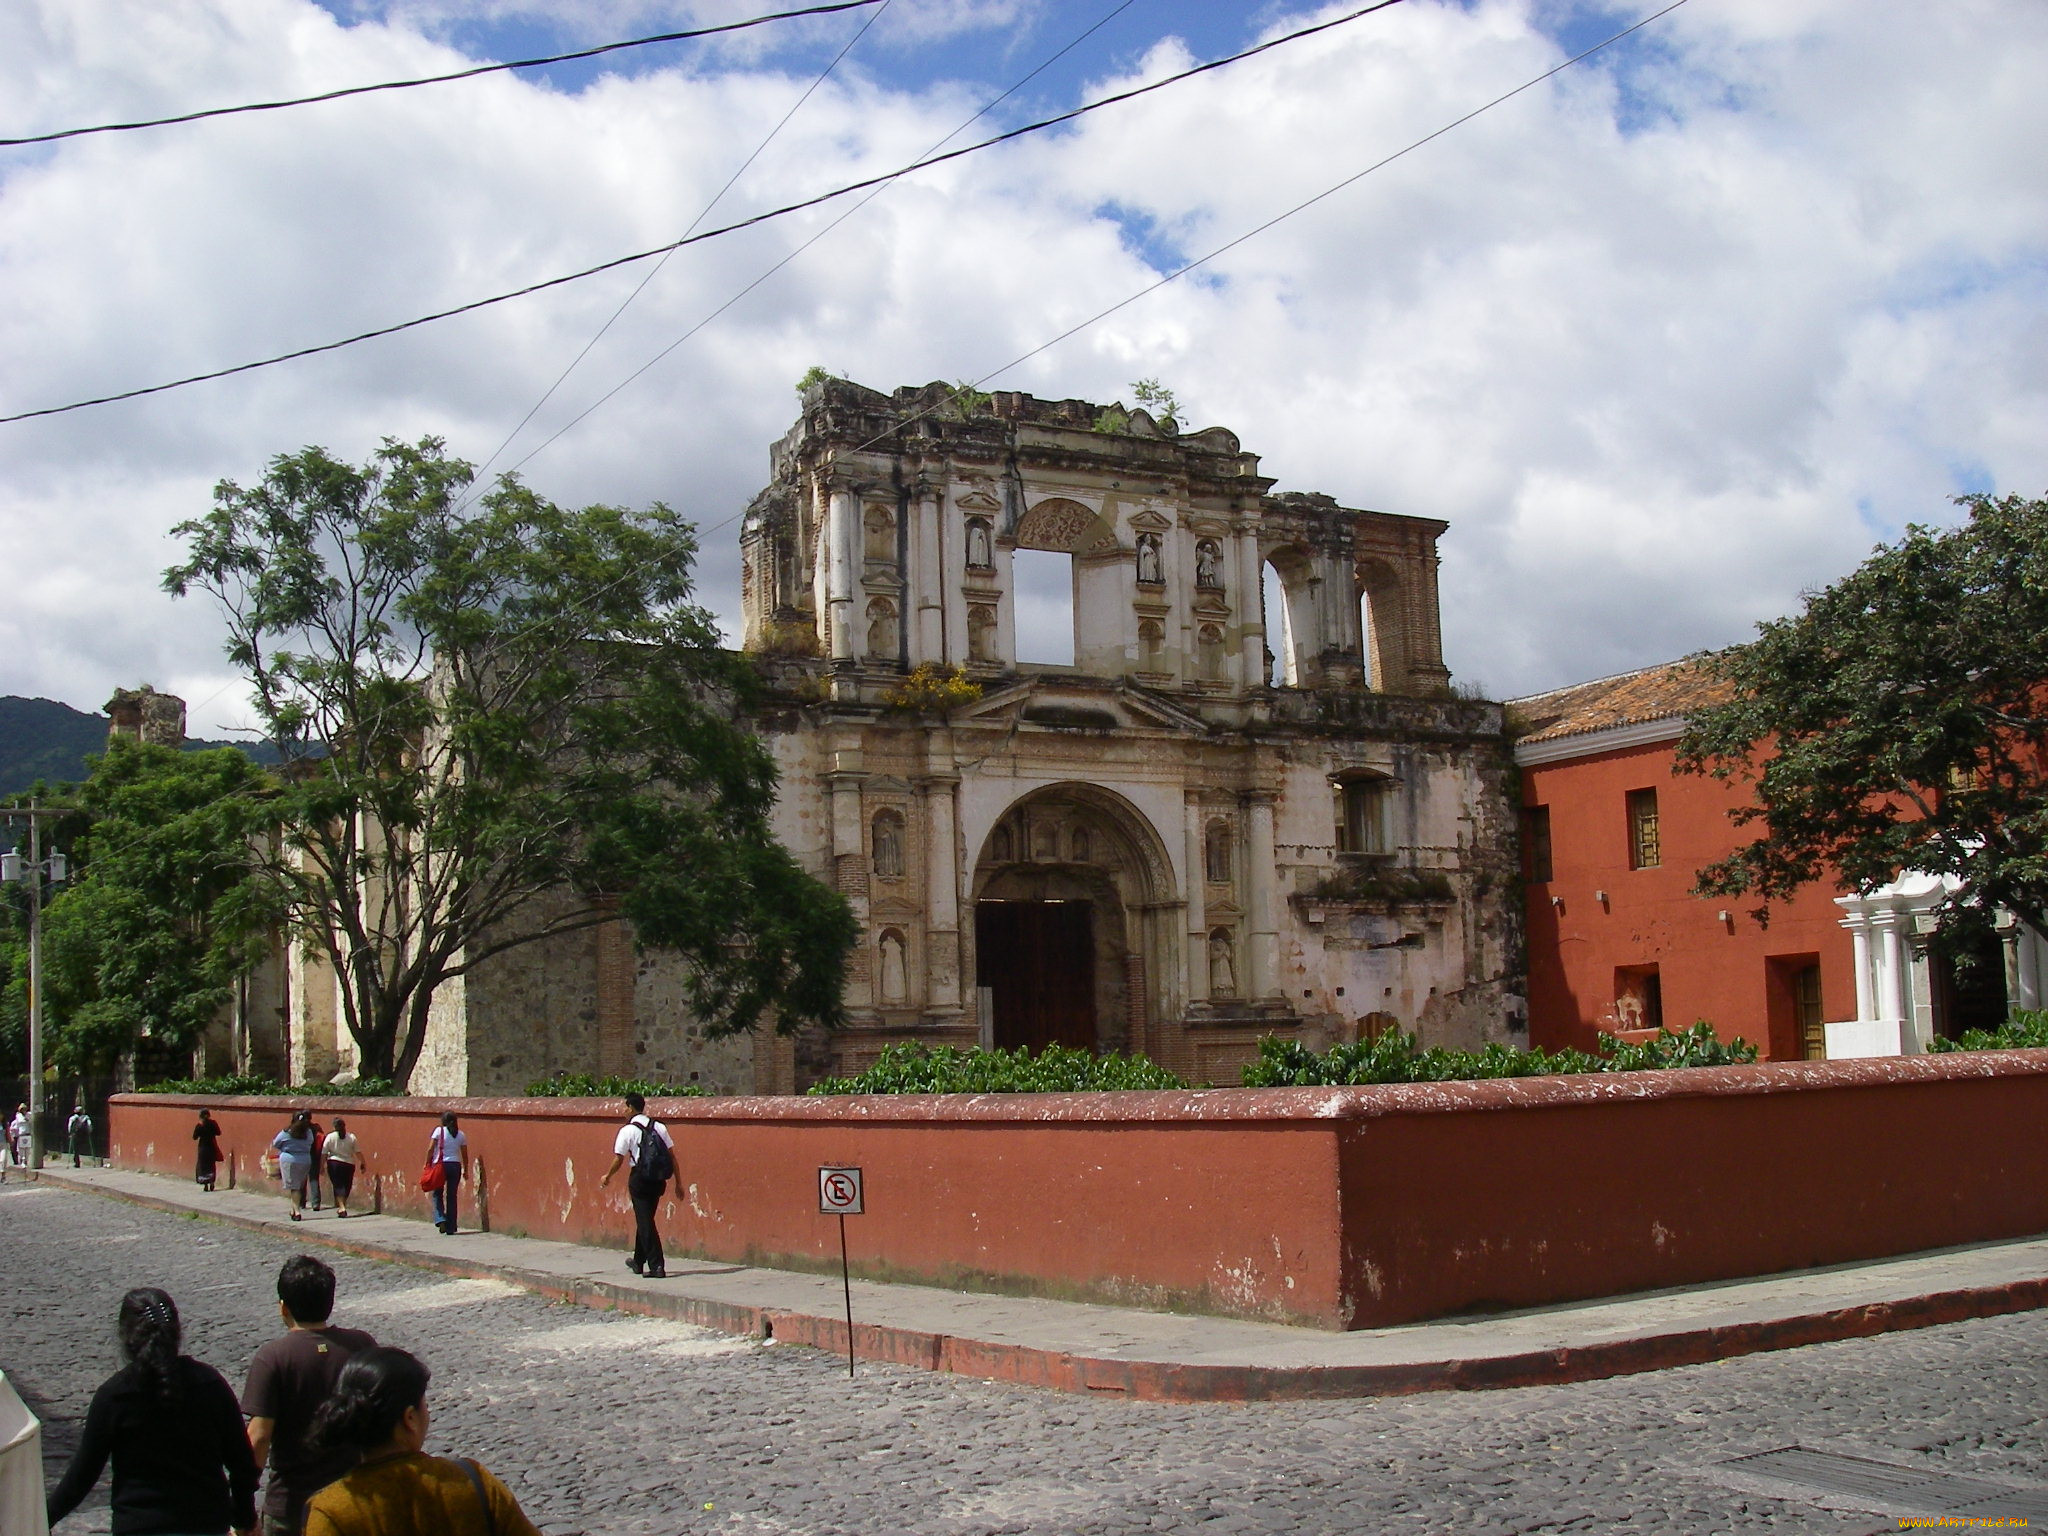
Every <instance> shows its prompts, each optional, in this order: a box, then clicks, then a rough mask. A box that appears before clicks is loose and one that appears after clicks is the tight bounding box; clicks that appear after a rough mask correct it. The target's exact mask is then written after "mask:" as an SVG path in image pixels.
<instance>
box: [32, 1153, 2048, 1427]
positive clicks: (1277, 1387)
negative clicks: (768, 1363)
mask: <svg viewBox="0 0 2048 1536" xmlns="http://www.w3.org/2000/svg"><path fill="white" fill-rule="evenodd" d="M34 1177H40V1178H41V1179H44V1180H46V1181H48V1182H49V1183H52V1184H55V1185H57V1186H58V1187H60V1188H63V1189H68V1190H72V1191H75V1192H77V1193H80V1194H90V1195H98V1196H100V1197H101V1198H102V1199H108V1200H118V1201H122V1202H124V1203H126V1204H129V1205H136V1206H142V1207H145V1208H147V1209H150V1210H158V1211H166V1212H169V1213H171V1214H173V1215H180V1216H182V1215H193V1216H197V1217H199V1218H200V1219H202V1220H206V1221H217V1222H221V1223H224V1224H225V1225H228V1226H233V1227H241V1228H243V1229H244V1230H247V1231H252V1232H267V1233H271V1234H274V1235H278V1236H286V1237H289V1238H291V1239H292V1240H293V1241H295V1242H300V1243H309V1244H314V1245H317V1246H320V1247H323V1248H332V1249H336V1250H338V1251H340V1252H343V1253H350V1254H354V1255H356V1256H357V1257H359V1258H367V1259H382V1260H386V1261H388V1262H391V1263H396V1264H404V1265H407V1266H409V1267H411V1268H414V1269H424V1270H428V1271H431V1272H433V1273H436V1274H443V1275H450V1276H454V1277H457V1278H461V1279H472V1280H502V1281H504V1282H506V1283H507V1284H510V1285H515V1286H518V1287H519V1288H520V1289H521V1290H525V1291H530V1292H532V1293H533V1294H535V1295H537V1296H544V1297H546V1298H547V1299H548V1300H550V1301H561V1302H570V1303H574V1304H575V1305H577V1306H586V1307H600V1308H606V1309H609V1310H611V1311H615V1312H623V1313H627V1314H631V1315H635V1316H640V1317H659V1318H666V1319H669V1320H672V1321H675V1322H682V1323H691V1324H694V1325H696V1326H697V1327H700V1328H709V1329H712V1330H714V1331H717V1332H721V1333H730V1334H740V1335H752V1336H753V1337H756V1338H763V1339H774V1340H776V1341H778V1342H780V1343H785V1344H800V1345H805V1346H808V1347H810V1348H813V1349H821V1350H825V1351H828V1352H830V1353H832V1354H836V1355H840V1356H842V1357H843V1356H844V1355H845V1354H846V1353H847V1339H846V1320H845V1319H844V1318H840V1317H830V1316H822V1315H818V1314H814V1313H807V1312H792V1311H788V1310H785V1309H782V1308H777V1307H753V1306H746V1305H742V1304H740V1303H736V1302H724V1301H714V1300H711V1299H709V1298H706V1297H696V1296H686V1295H675V1294H672V1295H663V1294H661V1293H659V1292H648V1291H645V1290H641V1289H637V1288H633V1287H629V1286H626V1285H623V1284H620V1283H617V1282H614V1281H609V1280H574V1281H568V1280H564V1279H563V1278H562V1277H560V1276H559V1275H551V1274H547V1273H545V1272H543V1271H540V1270H535V1269H528V1268H526V1267H524V1266H523V1265H518V1264H501V1263H481V1262H474V1261H470V1260H465V1259H462V1258H460V1257H458V1256H455V1255H449V1256H447V1257H442V1256H440V1255H437V1254H423V1253H416V1252H412V1251H409V1250H405V1249H400V1248H396V1247H392V1246H390V1245H388V1244H385V1243H379V1242H375V1241H363V1240H360V1239H353V1238H347V1237H342V1236H341V1235H339V1234H338V1233H333V1232H330V1231H328V1230H326V1229H325V1226H324V1224H323V1226H322V1227H321V1228H318V1229H309V1230H304V1231H301V1230H299V1229H298V1228H284V1227H281V1226H280V1225H279V1224H278V1223H277V1222H274V1221H269V1220H263V1219H257V1218H253V1217H248V1216H241V1215H237V1214H235V1213H232V1212H217V1211H195V1210H194V1209H193V1208H192V1207H191V1206H188V1205H181V1204H179V1203H178V1202H176V1201H174V1200H169V1199H166V1198H163V1197H161V1196H157V1195H148V1194H141V1193H138V1192H135V1191H132V1190H122V1189H108V1188H105V1187H103V1186H100V1185H97V1184H93V1183H90V1182H88V1181H86V1180H82V1179H81V1180H73V1179H70V1178H68V1177H65V1176H64V1175H63V1174H61V1173H52V1172H51V1171H50V1170H49V1169H47V1168H46V1169H42V1170H40V1171H39V1173H38V1174H37V1175H34ZM2044 1307H2048V1277H2041V1278H2036V1279H2029V1280H2015V1281H2009V1282H2006V1283H2004V1284H2001V1285H1989V1286H1975V1287H1969V1288H1965V1289H1961V1290H1953V1291H1937V1292H1933V1293H1931V1294H1928V1295H1923V1296H1912V1297H1906V1298H1904V1299H1901V1300H1898V1301H1887V1302H1875V1303H1870V1304H1867V1305H1862V1306H1854V1307H1839V1308H1834V1309H1831V1310H1828V1311H1824V1312H1812V1313H1806V1314H1802V1315H1799V1316H1794V1317H1782V1318H1770V1319H1766V1320H1762V1321H1757V1322H1745V1323H1735V1324H1730V1325H1727V1326H1723V1327H1716V1328H1695V1329H1686V1330H1682V1331H1680V1332H1676V1333H1667V1334H1657V1335H1652V1336H1648V1337H1642V1338H1633V1339H1616V1340H1611V1341H1607V1342H1603V1343H1598V1344H1584V1345H1567V1346H1565V1347H1563V1348H1559V1349H1548V1350H1532V1351H1527V1352H1523V1353H1519V1354H1509V1355H1495V1356H1489V1357H1482V1358H1468V1359H1457V1360H1416V1361H1400V1362H1395V1363H1390V1364H1383V1365H1310V1366H1260V1365H1198V1364H1189V1363H1183V1362H1175V1361H1165V1360H1118V1359H1107V1358H1104V1357H1101V1356H1094V1355H1083V1354H1074V1353H1069V1352H1067V1351H1063V1350H1050V1349H1037V1348H1033V1347H1031V1346H1029V1345H1022V1344H998V1343H992V1342H989V1341H987V1340H981V1339H968V1338H961V1337H958V1336H956V1335H952V1334H943V1333H930V1332H927V1331H925V1330H923V1329H917V1328H902V1327H896V1326H892V1325H887V1324H876V1323H856V1324H855V1325H854V1329H853V1353H854V1354H855V1355H856V1356H858V1357H859V1358H861V1359H864V1360H877V1361H883V1362H886V1363H888V1364H892V1365H906V1366H911V1367H914V1368H916V1369H918V1370H926V1371H944V1372H949V1373H951V1374H953V1375H958V1376H971V1377H976V1378H979V1379H981V1380H984V1381H1000V1382H1009V1383H1012V1384H1015V1385H1019V1386H1030V1387H1044V1388H1048V1389H1050V1390H1052V1391H1056V1392H1072V1393H1078V1394H1084V1395H1103V1396H1118V1397H1128V1398H1132V1399H1134V1400H1137V1401H1140V1402H1158V1403H1258V1402H1267V1403H1270V1402H1300V1401H1308V1400H1315V1399H1328V1398H1346V1397H1402V1396H1409V1395H1412V1394H1415V1393H1420V1392H1477V1391H1496V1390H1500V1389H1503V1388H1508V1387H1536V1386H1562V1385H1567V1384H1569V1383H1572V1382H1580V1381H1597V1380H1600V1379H1601V1378H1603V1377H1610V1376H1633V1375H1640V1374H1642V1373H1643V1372H1646V1371H1662V1370H1670V1369H1672V1368H1674V1367H1677V1366H1684V1365H1704V1364H1707V1363H1709V1362H1711V1361H1715V1360H1728V1359H1733V1358H1735V1357H1736V1356H1739V1355H1751V1354H1760V1353H1763V1352H1765V1351H1769V1350H1779V1349H1798V1348H1800V1347H1802V1346H1804V1345H1808V1344H1825V1343H1829V1342H1832V1341H1834V1340H1839V1339H1862V1338H1871V1337H1874V1336H1875V1335H1878V1334H1883V1333H1900V1332H1905V1331H1907V1330H1909V1329H1914V1328H1933V1327H1938V1326H1940V1325H1941V1324H1943V1323H1956V1322H1963V1321H1966V1320H1968V1319H1971V1318H1979V1317H2001V1316H2004V1315H2006V1314H2008V1313H2013V1312H2030V1311H2034V1310H2037V1309H2040V1308H2044Z"/></svg>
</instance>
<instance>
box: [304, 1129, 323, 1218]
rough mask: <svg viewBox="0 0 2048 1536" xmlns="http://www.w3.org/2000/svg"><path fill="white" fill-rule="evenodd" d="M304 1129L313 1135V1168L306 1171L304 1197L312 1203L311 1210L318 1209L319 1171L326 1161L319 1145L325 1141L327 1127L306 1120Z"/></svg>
mask: <svg viewBox="0 0 2048 1536" xmlns="http://www.w3.org/2000/svg"><path fill="white" fill-rule="evenodd" d="M306 1129H307V1130H309V1131H311V1132H312V1133H313V1166H312V1167H310V1168H308V1169H307V1170H306V1195H307V1198H308V1199H310V1200H311V1201H312V1203H313V1209H314V1210H316V1211H317V1210H319V1209H320V1169H321V1167H322V1165H323V1164H324V1163H325V1162H326V1161H327V1160H326V1158H324V1157H323V1156H321V1153H320V1147H321V1143H322V1142H324V1141H325V1140H326V1139H327V1127H326V1126H324V1125H322V1124H321V1123H320V1122H319V1121H318V1120H308V1121H307V1122H306Z"/></svg>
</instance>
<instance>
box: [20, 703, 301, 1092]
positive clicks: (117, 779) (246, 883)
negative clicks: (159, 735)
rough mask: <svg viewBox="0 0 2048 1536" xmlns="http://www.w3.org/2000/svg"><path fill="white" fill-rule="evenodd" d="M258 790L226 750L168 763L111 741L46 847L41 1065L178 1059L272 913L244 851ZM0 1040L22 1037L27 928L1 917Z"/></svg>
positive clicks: (208, 1019)
mask: <svg viewBox="0 0 2048 1536" xmlns="http://www.w3.org/2000/svg"><path fill="white" fill-rule="evenodd" d="M269 783H270V780H269V778H268V776H267V775H266V774H265V773H264V772H263V770H262V769H260V768H258V767H256V766H255V765H254V764H253V763H251V762H250V761H249V759H248V758H247V757H245V756H244V755H243V754H242V753H241V752H239V751H238V750H236V749H235V748H233V747H222V748H216V749H214V750H212V751H206V752H179V751H174V750H172V749H171V748H169V747H161V746H153V745H147V744H144V743H141V742H135V741H128V740H125V739H116V740H113V741H110V742H109V743H108V744H107V750H106V752H105V754H104V755H102V756H100V757H98V758H95V759H93V760H92V771H91V774H90V776H89V777H88V778H87V779H86V780H85V782H84V783H83V784H79V785H76V786H71V787H69V788H67V789H65V790H63V791H60V792H58V793H57V794H56V795H54V796H53V795H44V796H43V797H42V798H43V800H44V802H45V803H55V804H57V805H59V806H69V807H70V808H71V809H72V811H73V814H72V815H69V816H66V817H65V818H64V819H63V820H61V821H60V822H58V823H57V824H56V827H55V828H54V831H53V834H52V839H51V840H52V843H53V845H56V846H61V847H63V848H64V850H65V852H66V854H67V855H68V857H69V860H70V864H71V880H70V882H69V884H68V885H67V886H66V887H65V888H64V889H63V890H61V891H60V892H59V893H57V894H56V895H55V896H54V897H53V898H52V899H51V900H50V901H49V903H48V905H47V906H46V907H45V909H44V912H43V1009H44V1019H45V1022H46V1025H47V1027H48V1029H49V1050H50V1060H51V1062H52V1063H53V1064H54V1065H56V1066H58V1067H59V1068H62V1069H65V1070H69V1071H87V1070H94V1069H104V1068H105V1067H107V1066H108V1065H110V1064H111V1063H112V1062H113V1060H114V1059H115V1058H116V1057H118V1056H120V1055H121V1054H122V1053H123V1052H125V1051H128V1050H130V1049H132V1048H133V1047H134V1046H135V1045H136V1044H137V1043H138V1042H139V1041H142V1040H145V1039H148V1040H155V1041H160V1042H163V1043H165V1044H167V1045H170V1046H172V1047H174V1048H175V1049H178V1050H188V1049H190V1048H191V1047H192V1046H193V1045H194V1044H195V1043H196V1042H197V1040H198V1039H199V1036H200V1035H201V1034H202V1033H204V1031H205V1030H206V1028H207V1026H208V1025H209V1024H211V1023H212V1022H213V1021H214V1019H216V1018H217V1017H218V1016H219V1015H220V1012H221V1010H222V1009H223V1008H225V1007H226V1006H227V1004H228V1003H229V1001H230V1000H231V999H232V997H233V995H234V984H235V980H236V978H237V977H238V976H240V975H242V974H243V973H245V972H246V971H247V969H248V968H249V966H250V965H251V964H253V963H254V961H255V960H256V959H257V958H258V956H259V955H260V954H261V952H262V946H263V939H264V935H265V933H266V931H267V929H268V927H269V924H270V913H269V911H268V910H267V908H266V907H265V905H264V902H263V891H262V887H261V885H260V884H259V882H258V881H257V880H256V878H255V860H254V857H253V850H254V846H255V844H254V842H253V841H252V839H254V840H260V838H261V835H262V829H263V824H264V821H265V819H266V818H267V816H268V815H269V814H270V807H269V799H270V797H269V795H268V794H267V786H268V785H269ZM7 928H8V931H7V933H6V936H5V938H4V940H0V944H4V947H5V949H6V951H7V954H6V956H5V958H4V960H0V965H4V966H5V969H6V973H7V980H6V986H5V992H4V995H0V1029H4V1031H5V1033H6V1036H7V1039H8V1041H9V1043H10V1045H11V1044H12V1043H13V1042H15V1041H16V1040H18V1039H21V1038H24V1037H25V1031H26V1020H27V1013H28V989H27V970H28V963H27V956H26V952H25V950H26V924H25V918H24V916H23V914H22V912H21V910H20V907H19V903H18V902H16V903H12V904H11V905H10V909H9V919H8V924H7Z"/></svg>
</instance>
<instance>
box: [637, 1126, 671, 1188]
mask: <svg viewBox="0 0 2048 1536" xmlns="http://www.w3.org/2000/svg"><path fill="white" fill-rule="evenodd" d="M645 1120H646V1123H645V1124H644V1125H643V1124H641V1117H637V1116H636V1117H635V1119H634V1122H633V1123H634V1124H635V1125H639V1126H640V1150H639V1152H638V1153H637V1154H636V1155H635V1156H634V1158H633V1177H634V1179H635V1180H637V1181H638V1182H639V1183H642V1184H666V1183H667V1182H668V1181H669V1180H670V1179H672V1178H674V1177H675V1172H676V1156H675V1153H673V1152H672V1151H670V1150H669V1145H668V1143H667V1142H665V1141H663V1140H662V1139H661V1132H660V1131H658V1130H656V1129H655V1126H654V1116H652V1115H648V1116H646V1117H645Z"/></svg>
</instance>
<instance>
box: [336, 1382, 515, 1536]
mask: <svg viewBox="0 0 2048 1536" xmlns="http://www.w3.org/2000/svg"><path fill="white" fill-rule="evenodd" d="M430 1374H431V1373H430V1372H429V1371H428V1370H427V1368H426V1366H424V1365H423V1364H421V1363H420V1360H419V1358H418V1357H417V1356H415V1355H411V1354H408V1353H407V1352H406V1351H405V1350H402V1349H393V1348H391V1347H389V1346H388V1345H381V1344H380V1345H378V1346H377V1347H375V1348H373V1349H361V1350H357V1351H356V1352H355V1353H354V1354H353V1355H350V1356H349V1358H348V1364H347V1365H344V1366H343V1367H342V1368H341V1374H340V1375H339V1376H338V1377H336V1378H335V1381H334V1391H333V1392H332V1393H330V1394H329V1395H328V1398H327V1401H326V1402H324V1403H322V1404H321V1405H320V1411H319V1412H318V1413H317V1414H315V1415H314V1416H313V1434H312V1439H313V1443H314V1445H316V1446H319V1447H321V1448H322V1449H326V1450H343V1449H347V1450H352V1451H354V1452H355V1453H356V1454H357V1455H358V1456H359V1457H361V1458H362V1459H361V1460H360V1461H358V1462H357V1463H356V1468H355V1470H354V1471H353V1472H350V1473H349V1474H347V1475H346V1476H345V1477H342V1478H341V1479H339V1480H338V1481H336V1482H332V1483H329V1484H328V1485H327V1486H326V1487H325V1488H322V1489H321V1490H320V1491H319V1492H318V1493H316V1494H314V1495H313V1497H312V1499H311V1500H310V1501H309V1502H308V1503H307V1505H306V1523H305V1525H304V1527H303V1528H302V1532H303V1536H416V1533H417V1536H428V1533H431V1536H540V1531H539V1529H538V1528H537V1527H535V1525H534V1523H533V1522H532V1521H531V1520H529V1519H527V1518H526V1512H525V1511H524V1510H522V1509H521V1508H520V1507H519V1502H518V1500H516V1499H514V1498H513V1497H512V1491H511V1490H510V1489H509V1488H507V1487H506V1486H505V1485H504V1484H503V1483H501V1482H499V1481H498V1479H497V1478H495V1477H493V1476H492V1475H491V1474H490V1473H488V1472H486V1471H485V1470H484V1469H483V1468H482V1467H480V1466H478V1465H477V1464H476V1463H475V1462H473V1461H469V1460H466V1459H465V1460H460V1461H450V1460H448V1459H446V1458H445V1457H440V1456H429V1455H427V1454H426V1452H425V1451H424V1450H423V1449H422V1447H423V1446H424V1445H425V1444H426V1440H427V1381H428V1379H429V1376H430Z"/></svg>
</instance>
